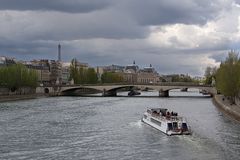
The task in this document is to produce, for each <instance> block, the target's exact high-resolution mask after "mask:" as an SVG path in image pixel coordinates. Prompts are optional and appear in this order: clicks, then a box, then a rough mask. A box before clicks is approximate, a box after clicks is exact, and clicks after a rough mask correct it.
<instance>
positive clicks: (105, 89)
mask: <svg viewBox="0 0 240 160" xmlns="http://www.w3.org/2000/svg"><path fill="white" fill-rule="evenodd" d="M188 88H195V89H199V90H203V91H204V92H205V93H209V94H210V95H214V94H216V93H217V91H216V89H215V88H214V87H212V86H207V85H200V84H196V83H159V84H97V85H71V86H46V87H38V88H37V93H49V94H53V95H84V94H91V93H102V96H117V92H119V91H123V90H124V91H131V90H135V89H140V90H145V89H150V90H156V91H158V92H159V96H160V97H168V96H169V91H170V90H173V89H183V90H186V89H188Z"/></svg>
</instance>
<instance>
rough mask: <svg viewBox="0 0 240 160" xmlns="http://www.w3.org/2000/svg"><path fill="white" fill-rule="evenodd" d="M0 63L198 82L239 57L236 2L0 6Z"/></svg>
mask: <svg viewBox="0 0 240 160" xmlns="http://www.w3.org/2000/svg"><path fill="white" fill-rule="evenodd" d="M0 22H1V23H0V55H2V56H9V57H15V58H17V59H21V60H31V59H46V58H47V59H56V58H57V45H58V44H59V43H61V45H62V57H63V60H64V61H70V60H71V59H72V58H74V57H76V58H77V59H79V60H80V61H81V62H87V63H89V64H90V65H92V66H97V65H100V66H102V65H109V64H119V65H127V64H131V63H132V61H133V60H135V61H136V63H137V64H138V65H139V66H141V67H144V66H149V64H152V65H153V66H154V67H155V68H156V69H157V70H158V71H159V73H162V74H170V73H185V74H187V73H188V74H190V75H203V73H204V70H205V68H206V66H215V65H218V64H219V62H221V60H224V59H225V57H226V55H227V52H228V51H229V50H231V49H233V50H236V51H239V49H240V0H211V1H210V0H181V1H176V0H0Z"/></svg>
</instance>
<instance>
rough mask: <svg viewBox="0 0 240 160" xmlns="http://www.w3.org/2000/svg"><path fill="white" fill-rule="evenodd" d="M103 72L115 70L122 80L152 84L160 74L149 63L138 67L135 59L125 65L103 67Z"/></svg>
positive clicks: (158, 79)
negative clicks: (141, 67) (147, 65)
mask: <svg viewBox="0 0 240 160" xmlns="http://www.w3.org/2000/svg"><path fill="white" fill-rule="evenodd" d="M103 70H104V72H115V73H118V74H119V75H120V76H122V78H123V82H125V83H131V84H136V83H138V84H153V83H155V84H156V83H159V82H160V76H159V74H158V73H157V72H156V71H155V69H154V68H153V67H152V65H150V66H149V67H144V68H143V69H140V68H139V67H138V65H136V63H135V61H134V62H133V64H130V65H127V66H125V67H124V66H118V65H111V66H107V67H105V68H104V69H103Z"/></svg>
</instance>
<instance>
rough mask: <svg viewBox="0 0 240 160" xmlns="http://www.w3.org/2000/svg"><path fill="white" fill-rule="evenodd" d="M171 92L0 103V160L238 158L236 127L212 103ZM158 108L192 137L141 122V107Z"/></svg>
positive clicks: (206, 99)
mask: <svg viewBox="0 0 240 160" xmlns="http://www.w3.org/2000/svg"><path fill="white" fill-rule="evenodd" d="M144 94H145V95H147V94H148V93H144ZM151 94H155V93H152V92H151ZM171 94H172V93H171ZM173 94H174V97H173V98H147V97H146V98H126V97H102V98H99V97H96V98H88V97H54V98H43V99H34V100H29V101H19V102H10V103H1V104H0V159H34V160H35V159H166V160H167V159H171V160H172V159H186V160H188V159H196V160H202V159H237V158H238V157H239V156H240V155H239V153H240V151H239V149H240V146H239V144H240V139H239V134H240V127H239V124H236V123H235V122H232V121H230V120H227V119H226V118H225V117H224V115H222V116H221V115H219V112H218V110H217V109H216V108H215V107H214V106H213V104H212V102H211V99H208V98H199V97H197V96H199V95H198V93H195V92H189V94H192V96H191V97H189V98H184V97H181V96H182V95H181V94H184V95H183V96H186V94H188V93H181V92H174V93H173ZM178 94H180V97H181V98H179V97H178V96H177V95H178ZM159 106H164V107H167V108H169V109H171V110H174V111H177V112H179V113H181V114H182V115H184V116H185V117H187V119H188V122H189V124H191V127H192V130H193V131H194V133H193V135H192V136H170V137H169V136H166V135H165V134H163V133H161V132H159V131H158V130H156V129H154V128H152V127H150V126H148V125H145V124H143V123H142V122H141V120H140V119H141V117H142V114H143V112H144V111H145V110H146V108H147V107H159Z"/></svg>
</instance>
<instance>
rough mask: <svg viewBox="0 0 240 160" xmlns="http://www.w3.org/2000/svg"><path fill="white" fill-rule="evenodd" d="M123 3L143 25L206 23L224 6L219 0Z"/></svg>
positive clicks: (161, 0)
mask: <svg viewBox="0 0 240 160" xmlns="http://www.w3.org/2000/svg"><path fill="white" fill-rule="evenodd" d="M122 5H123V6H124V7H123V8H126V10H127V12H129V13H130V15H131V16H133V17H134V18H135V19H136V20H137V22H138V23H139V24H141V25H163V24H175V23H184V24H205V23H206V22H207V21H208V20H209V19H212V18H214V17H215V16H216V15H217V13H218V12H219V11H220V10H221V9H222V8H221V7H223V6H221V5H219V1H218V0H215V1H211V2H209V1H207V0H202V1H199V0H182V1H175V0H168V1H166V0H148V1H144V0H130V1H129V0H125V1H124V3H123V2H122Z"/></svg>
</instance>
